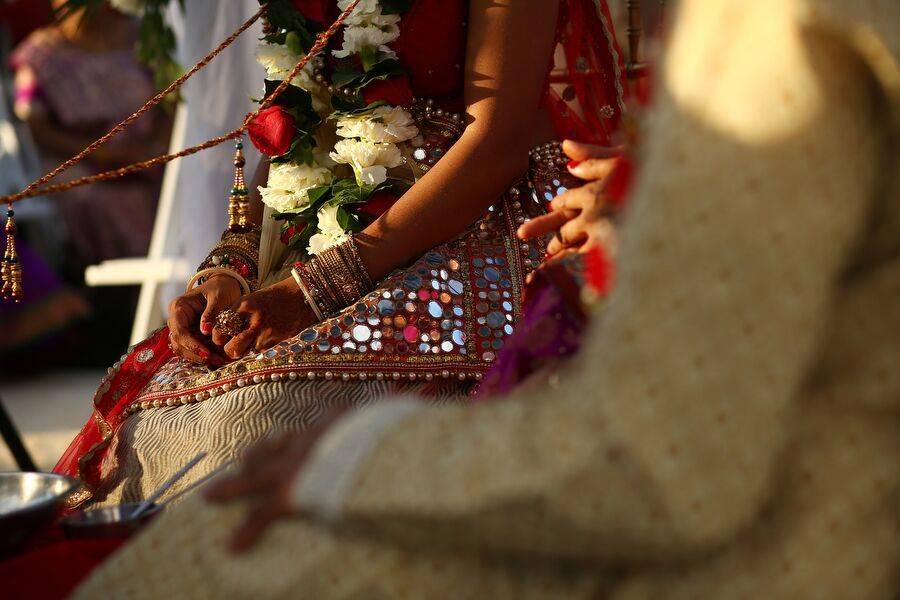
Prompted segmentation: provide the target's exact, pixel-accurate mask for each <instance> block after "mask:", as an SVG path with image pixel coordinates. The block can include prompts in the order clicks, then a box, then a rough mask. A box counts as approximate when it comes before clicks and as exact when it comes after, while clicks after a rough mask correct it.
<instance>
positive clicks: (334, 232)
mask: <svg viewBox="0 0 900 600" xmlns="http://www.w3.org/2000/svg"><path fill="white" fill-rule="evenodd" d="M337 213H338V207H337V206H332V205H327V204H326V205H325V206H323V207H322V208H320V209H319V212H318V213H316V216H317V217H318V219H319V227H318V229H319V233H316V234H315V235H313V236H312V237H311V238H309V246H308V247H307V248H306V251H307V252H308V253H310V254H314V255H315V254H319V253H320V252H324V251H325V250H328V249H329V248H331V247H332V246H337V245H338V244H341V243H343V242H346V241H347V240H349V239H350V234H349V233H347V232H346V231H344V229H343V228H342V227H341V224H340V223H338V219H337Z"/></svg>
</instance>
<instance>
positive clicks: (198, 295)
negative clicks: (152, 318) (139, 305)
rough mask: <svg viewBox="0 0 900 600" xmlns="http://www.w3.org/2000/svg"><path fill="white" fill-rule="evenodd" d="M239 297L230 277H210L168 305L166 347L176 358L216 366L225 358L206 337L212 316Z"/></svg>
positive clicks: (238, 291) (237, 287) (238, 288)
mask: <svg viewBox="0 0 900 600" xmlns="http://www.w3.org/2000/svg"><path fill="white" fill-rule="evenodd" d="M240 297H241V286H240V284H239V283H238V282H237V281H235V280H234V279H233V278H231V277H227V276H225V275H213V276H212V277H210V278H209V279H207V280H206V281H205V282H203V283H202V284H201V285H199V286H197V287H195V288H194V289H192V290H191V291H189V292H187V293H186V294H184V295H183V296H179V297H178V298H175V300H173V301H172V302H171V303H170V304H169V319H168V325H169V346H170V347H171V348H172V351H173V352H175V354H176V355H178V356H180V357H182V358H184V359H187V360H190V361H192V362H195V363H199V364H206V365H210V366H220V365H223V364H225V362H226V359H225V357H224V356H223V355H222V354H221V353H220V352H219V350H218V349H217V348H214V347H213V346H212V344H211V343H210V340H209V338H208V337H207V336H209V334H210V333H212V330H213V324H214V323H215V320H216V315H218V314H219V312H221V311H222V310H225V309H226V308H228V307H229V306H231V305H232V304H234V302H235V301H236V300H237V299H238V298H240Z"/></svg>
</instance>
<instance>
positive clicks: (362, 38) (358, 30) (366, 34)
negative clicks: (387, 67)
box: [332, 23, 400, 58]
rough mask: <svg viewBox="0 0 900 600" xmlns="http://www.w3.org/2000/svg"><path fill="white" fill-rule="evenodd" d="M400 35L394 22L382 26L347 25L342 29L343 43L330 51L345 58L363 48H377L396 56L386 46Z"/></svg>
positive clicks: (338, 56) (391, 56)
mask: <svg viewBox="0 0 900 600" xmlns="http://www.w3.org/2000/svg"><path fill="white" fill-rule="evenodd" d="M398 37H400V28H399V27H397V24H396V23H393V24H390V25H387V26H385V27H384V28H381V27H378V26H376V25H364V26H355V27H347V28H346V29H344V44H343V46H341V49H340V50H335V51H333V52H332V54H334V55H335V56H336V57H337V58H346V57H348V56H351V55H353V54H356V53H357V52H359V51H360V50H362V49H363V48H377V49H378V50H380V51H381V52H383V53H385V54H387V55H388V56H389V57H390V58H396V57H397V54H396V53H395V52H394V51H393V50H391V49H390V48H388V47H387V44H390V43H391V42H393V41H394V40H396V39H397V38H398Z"/></svg>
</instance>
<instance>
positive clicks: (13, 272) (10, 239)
mask: <svg viewBox="0 0 900 600" xmlns="http://www.w3.org/2000/svg"><path fill="white" fill-rule="evenodd" d="M15 214H16V213H15V211H13V208H12V204H9V205H8V208H7V209H6V252H5V253H4V254H3V266H2V267H0V278H2V280H3V288H2V289H0V297H2V298H3V299H4V300H11V301H13V302H20V301H21V300H22V297H23V292H22V265H21V264H19V255H18V253H17V252H16V232H17V228H16V222H15V220H14V219H13V216H14V215H15Z"/></svg>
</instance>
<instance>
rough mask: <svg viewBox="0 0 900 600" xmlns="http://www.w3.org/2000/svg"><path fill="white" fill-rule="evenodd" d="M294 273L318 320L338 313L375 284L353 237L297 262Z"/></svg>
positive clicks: (292, 272) (292, 273)
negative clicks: (310, 257) (305, 260)
mask: <svg viewBox="0 0 900 600" xmlns="http://www.w3.org/2000/svg"><path fill="white" fill-rule="evenodd" d="M291 275H293V276H294V280H295V281H296V282H297V285H298V286H300V290H301V291H302V292H303V296H304V297H305V298H306V302H307V304H309V306H310V308H311V309H312V311H313V312H314V313H315V314H316V316H317V317H318V318H319V320H324V319H325V318H327V317H330V316H333V315H335V314H337V313H339V312H340V311H341V310H343V309H344V308H346V307H347V306H350V305H351V304H352V303H353V302H356V301H357V300H359V299H360V298H362V297H363V296H365V295H366V294H367V293H368V292H370V291H371V290H372V289H374V287H375V284H373V283H372V280H371V278H370V277H369V274H368V273H367V272H366V269H365V266H364V265H363V263H362V259H361V258H360V256H359V251H358V250H357V248H356V242H355V241H354V240H353V238H350V239H349V240H347V241H346V242H344V243H342V244H338V245H337V246H332V247H331V248H329V249H328V250H325V251H324V252H321V253H319V254H318V255H317V256H316V257H315V258H314V259H312V260H311V261H309V262H308V263H306V264H303V263H295V264H294V269H293V270H292V271H291Z"/></svg>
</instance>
